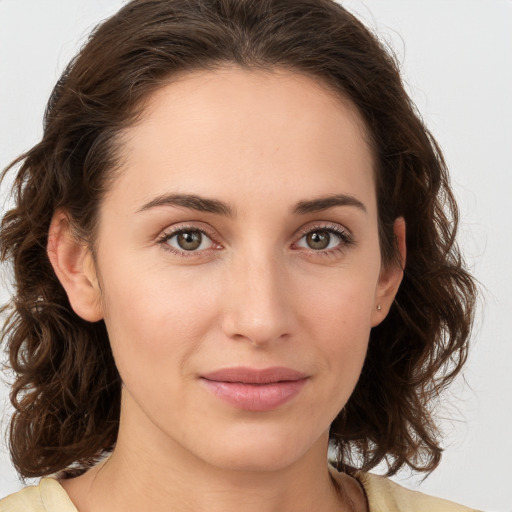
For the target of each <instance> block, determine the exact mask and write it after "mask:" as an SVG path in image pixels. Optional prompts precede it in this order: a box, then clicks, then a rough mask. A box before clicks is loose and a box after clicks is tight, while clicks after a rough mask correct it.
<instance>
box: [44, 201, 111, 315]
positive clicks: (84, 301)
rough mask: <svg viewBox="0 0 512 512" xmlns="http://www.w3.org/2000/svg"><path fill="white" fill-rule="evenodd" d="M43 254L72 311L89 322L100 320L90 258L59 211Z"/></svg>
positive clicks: (99, 295) (67, 219) (99, 293)
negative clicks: (45, 255)
mask: <svg viewBox="0 0 512 512" xmlns="http://www.w3.org/2000/svg"><path fill="white" fill-rule="evenodd" d="M46 250H47V253H48V258H49V259H50V263H51V264H52V267H53V270H54V271H55V274H56V275H57V278H58V279H59V281H60V284H61V285H62V286H63V288H64V290H66V293H67V295H68V299H69V302H70V304H71V307H72V308H73V311H74V312H75V313H76V314H77V315H78V316H80V317H81V318H83V319H84V320H87V321H89V322H97V321H98V320H101V319H102V318H103V311H102V308H101V300H100V298H101V289H100V286H99V283H98V278H97V274H96V268H95V264H94V257H93V254H92V252H91V249H90V248H89V246H88V245H87V244H86V243H85V242H82V241H80V240H78V239H77V238H76V236H74V234H73V232H72V228H71V223H70V220H69V216H68V214H67V212H65V211H63V210H57V211H56V212H55V213H54V215H53V218H52V221H51V223H50V229H49V232H48V245H47V248H46Z"/></svg>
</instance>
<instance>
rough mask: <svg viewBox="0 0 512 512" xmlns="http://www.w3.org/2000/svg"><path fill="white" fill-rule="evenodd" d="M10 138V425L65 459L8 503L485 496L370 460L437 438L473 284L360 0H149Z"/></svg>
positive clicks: (27, 444)
mask: <svg viewBox="0 0 512 512" xmlns="http://www.w3.org/2000/svg"><path fill="white" fill-rule="evenodd" d="M16 163H19V164H21V167H20V169H19V171H18V174H17V177H16V181H15V194H16V204H15V206H14V208H13V209H12V210H11V211H9V212H8V213H7V214H6V215H5V217H4V220H3V224H2V232H1V243H2V256H3V258H4V259H10V260H11V261H12V263H13V266H14V276H15V282H16V286H17V294H16V296H15V297H14V299H13V302H12V310H11V313H10V316H9V317H8V320H7V323H6V325H5V329H4V343H5V344H6V346H7V348H8V350H9V354H10V363H11V365H12V368H13V369H14V371H15V372H16V375H17V380H16V381H15V383H14V386H13V393H12V400H13V404H14V406H15V410H16V412H15V414H14V416H13V419H12V423H11V432H10V433H11V443H10V446H11V452H12V457H13V461H14V464H15V466H16V468H17V469H18V471H19V473H20V474H21V475H23V476H25V477H33V476H47V475H55V477H54V478H44V479H43V480H42V481H41V484H40V485H39V486H37V487H30V488H27V489H25V490H23V491H21V492H20V493H18V494H16V495H13V496H11V497H8V498H6V499H5V500H4V501H3V502H0V510H1V511H3V510H6V511H7V510H9V511H10V510H48V511H50V510H57V511H76V510H79V511H80V512H87V511H94V512H97V511H102V510H122V509H125V510H131V509H134V510H135V509H151V510H154V511H158V510H160V509H161V510H174V509H176V510H196V511H200V510H223V511H229V510H231V509H236V510H247V511H249V510H258V511H265V510H283V511H286V510H294V511H297V510H308V511H309V510H322V511H331V510H333V511H334V510H342V511H352V510H356V511H365V510H369V511H377V510H436V511H442V510H469V509H467V508H465V507H462V506H457V505H454V504H452V503H449V502H445V501H443V500H438V499H435V498H430V497H427V496H423V495H419V494H418V493H412V492H410V491H406V490H405V489H402V488H400V487H398V486H396V484H393V483H391V482H390V481H388V480H387V479H384V478H382V477H375V476H372V475H370V474H369V473H367V472H368V471H369V470H370V469H371V468H373V467H375V466H376V465H377V464H379V463H380V462H387V463H388V467H389V474H393V473H395V472H396V471H397V470H398V469H400V468H401V467H403V466H409V467H411V468H414V469H416V470H419V471H432V470H433V469H434V468H435V467H436V466H437V464H438V463H439V460H440V457H441V448H440V442H439V438H438V433H437V430H436V427H435V424H434V422H433V419H432V417H431V403H432V400H433V399H435V398H437V397H438V394H439V392H440V391H441V390H442V389H443V388H444V387H445V386H446V385H447V384H448V383H449V382H450V381H451V380H452V379H453V377H454V376H455V375H456V374H457V373H458V372H459V371H460V369H461V367H462V366H463V364H464V361H465V358H466V353H467V339H468V336H469V331H470V325H471V318H472V309H473V303H474V285H473V281H472V279H471V277H470V275H469V274H468V273H467V272H466V271H465V269H464V267H463V264H462V261H461V258H460V255H459V253H458V249H457V246H456V244H455V241H454V240H455V232H456V225H457V210H456V205H455V203H454V200H453V197H452V194H451V191H450V188H449V186H448V181H447V174H446V169H445V165H444V162H443V159H442V155H441V152H440V150H439V148H438V147H437V145H436V143H435V141H434V140H433V139H432V137H431V136H430V134H429V132H428V131H427V130H426V128H425V127H424V126H423V125H422V123H421V121H420V120H419V119H418V117H417V115H416V114H415V112H414V109H413V107H412V105H411V102H410V100H409V98H408V97H407V95H406V94H405V92H404V90H403V87H402V85H401V81H400V76H399V73H398V71H397V69H396V66H395V64H394V61H393V60H392V58H391V57H390V56H389V55H388V54H386V52H385V51H384V50H383V49H382V47H381V46H380V44H379V43H378V41H377V40H376V39H375V38H374V37H373V36H372V35H371V34H370V33H369V32H368V31H367V30H366V29H365V28H364V27H363V26H362V25H361V24H360V23H359V22H358V21H357V20H356V19H355V18H353V17H352V16H351V15H350V14H349V13H347V12H346V11H345V10H344V9H343V8H342V7H340V6H339V5H337V4H335V3H334V2H331V1H330V0H302V1H298V2H287V1H285V0H264V1H258V2H254V1H250V0H217V1H204V0H203V1H200V0H194V1H192V0H187V1H185V0H149V1H141V0H138V1H133V2H130V3H128V4H127V5H126V6H125V7H124V8H123V9H121V10H120V11H119V13H117V14H116V15H115V16H114V17H112V18H111V19H110V20H108V21H106V22H105V23H104V24H102V25H101V26H100V27H98V29H97V30H96V31H95V32H94V34H93V36H92V37H91V38H90V40H89V42H88V43H87V45H86V46H85V47H84V48H83V49H82V51H81V52H80V54H79V55H78V56H77V58H76V59H74V61H73V62H72V63H71V64H70V66H69V67H68V69H67V70H66V72H65V73H64V75H63V77H62V78H61V80H60V81H59V83H58V84H57V86H56V88H55V91H54V93H53V94H52V97H51V99H50V102H49V105H48V110H47V113H46V116H45V132H44V136H43V139H42V141H41V142H40V143H39V144H38V145H37V146H35V147H34V148H33V149H32V150H30V151H29V152H28V153H27V154H25V155H22V156H21V157H20V158H19V159H18V161H17V162H16ZM13 165H14V164H13ZM329 445H330V447H331V451H330V454H331V456H332V460H331V464H330V465H328V464H327V455H328V447H329ZM148 491H150V492H148ZM41 506H43V508H41ZM23 507H25V508H23Z"/></svg>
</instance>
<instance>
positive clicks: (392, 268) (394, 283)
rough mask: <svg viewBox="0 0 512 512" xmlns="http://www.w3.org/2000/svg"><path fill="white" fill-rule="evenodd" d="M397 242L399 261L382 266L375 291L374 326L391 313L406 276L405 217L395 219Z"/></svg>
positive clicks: (394, 229)
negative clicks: (390, 310)
mask: <svg viewBox="0 0 512 512" xmlns="http://www.w3.org/2000/svg"><path fill="white" fill-rule="evenodd" d="M393 231H394V234H395V243H396V246H397V249H398V253H399V258H400V259H399V261H392V262H390V263H389V264H388V265H387V266H386V267H382V269H381V272H380V276H379V282H378V284H377V289H376V293H375V304H374V308H373V313H372V327H375V326H376V325H379V324H380V323H381V322H382V321H383V320H384V318H386V316H387V314H388V313H389V309H390V308H391V305H392V304H393V301H394V300H395V295H396V293H397V292H398V288H399V286H400V283H401V282H402V278H403V276H404V268H405V259H406V252H407V251H406V244H405V238H406V234H405V231H406V226H405V220H404V218H403V217H399V218H398V219H396V220H395V224H394V226H393Z"/></svg>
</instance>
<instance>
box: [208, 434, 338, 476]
mask: <svg viewBox="0 0 512 512" xmlns="http://www.w3.org/2000/svg"><path fill="white" fill-rule="evenodd" d="M301 434H302V435H301ZM303 434H304V433H303V432H302V433H297V432H295V433H288V434H287V433H286V431H285V429H284V428H281V429H279V431H278V432H272V431H268V430H267V431H265V429H262V430H261V431H259V432H256V431H253V432H252V433H251V432H244V433H240V434H239V435H228V436H226V438H225V441H224V442H221V441H220V439H219V437H214V436H213V435H212V437H211V438H210V439H218V440H219V441H218V442H217V443H216V446H215V447H213V448H212V447H211V446H209V447H204V448H205V450H206V452H203V453H206V454H207V455H206V456H205V457H202V458H203V459H204V460H205V461H206V462H208V463H210V464H211V465H213V466H216V467H218V468H220V469H223V470H229V471H239V472H272V471H280V470H282V469H284V468H287V467H290V466H292V465H293V464H294V463H295V462H297V461H298V460H300V459H302V458H303V457H305V456H307V453H308V452H309V451H310V450H311V449H312V448H313V446H314V445H318V443H325V453H326V460H327V444H328V436H327V435H326V437H325V440H324V436H321V437H320V439H315V438H314V437H312V438H310V439H307V438H304V437H303Z"/></svg>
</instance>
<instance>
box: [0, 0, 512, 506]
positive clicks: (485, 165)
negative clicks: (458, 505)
mask: <svg viewBox="0 0 512 512" xmlns="http://www.w3.org/2000/svg"><path fill="white" fill-rule="evenodd" d="M122 3H123V2H122V1H121V0H45V1H42V0H0V167H2V168H3V167H4V166H5V165H6V164H7V163H8V162H9V161H10V160H11V159H13V158H14V157H15V156H17V155H18V154H19V153H21V152H22V151H23V150H25V149H28V148H29V147H31V146H32V145H33V144H34V143H36V142H37V141H38V138H39V137H40V135H41V120H42V115H43V111H44V107H45V103H46V100H47V98H48V95H49V93H50V91H51V88H52V86H53V84H54V83H55V81H56V79H57V78H58V76H59V75H60V73H61V70H62V69H63V67H64V66H65V64H66V63H67V62H68V60H69V59H70V58H71V57H72V56H73V55H74V53H75V51H76V50H77V48H78V47H79V46H80V44H81V43H83V42H84V39H85V37H86V35H87V34H88V32H89V31H90V29H91V28H92V27H93V26H94V25H95V24H96V23H97V22H99V21H100V20H101V19H103V18H105V17H106V16H108V15H109V14H111V13H113V12H114V11H115V10H117V8H118V7H120V6H121V5H122ZM343 4H344V5H345V6H347V7H348V8H350V9H351V10H353V11H354V12H356V13H358V14H359V16H360V17H362V18H363V19H364V20H365V22H366V23H367V24H368V25H369V26H370V27H372V28H373V29H375V30H376V31H377V32H379V33H380V34H381V35H382V36H383V37H384V39H385V40H386V41H388V42H389V44H390V45H391V46H392V47H393V48H394V49H395V51H396V53H397V55H398V57H399V60H400V62H401V63H402V67H403V70H404V73H405V77H406V83H407V87H408V89H409V91H410V93H411V94H412V96H413V98H414V100H415V101H416V104H417V105H418V108H419V110H420V112H421V113H422V114H423V117H424V118H425V120H426V123H427V125H428V126H429V127H430V128H431V130H432V131H433V133H434V134H435V136H436V137H437V139H438V140H439V142H440V143H441V146H442V147H443V148H444V150H445V154H446V157H447V160H448V164H449V167H450V168H451V172H452V182H453V185H454V188H455V192H456V194H457V197H458V199H459V204H460V208H461V213H462V216H461V219H462V222H461V233H460V240H461V243H462V246H463V248H464V250H465V253H466V258H467V262H468V264H469V266H470V268H471V269H472V270H473V272H474V273H475V274H476V276H477V278H478V279H479V280H480V282H481V285H482V288H483V300H482V302H481V304H480V308H479V313H478V319H477V323H476V328H475V333H474V346H473V350H472V353H471V357H470V360H469V364H468V366H467V369H466V371H465V374H464V379H459V381H458V382H457V383H456V384H455V386H454V387H453V389H452V391H451V395H450V396H449V397H448V399H447V400H444V401H443V404H442V405H443V407H442V408H441V409H440V411H439V416H440V418H441V419H442V420H443V425H444V426H445V430H446V438H445V447H446V451H445V456H444V459H443V462H442V464H441V466H440V467H439V468H438V469H437V470H436V471H435V472H434V473H433V474H432V475H431V476H430V477H429V478H428V479H427V480H426V481H424V482H423V483H421V482H420V478H418V477H411V476H410V475H409V474H408V473H407V472H404V473H403V474H401V475H399V480H400V481H401V482H402V483H404V484H405V485H407V486H409V487H414V488H419V489H420V490H422V491H423V492H428V493H431V494H436V495H439V496H443V497H447V498H449V499H452V500H455V501H459V502H462V503H466V504H468V505H472V506H474V507H478V508H482V509H484V510H488V511H501V512H511V511H512V462H511V461H512V441H511V430H512V429H511V427H510V425H511V424H512V398H511V395H512V377H511V370H510V366H511V365H512V335H511V334H510V328H509V325H508V323H509V321H510V318H511V316H512V271H511V265H510V260H511V253H512V213H511V211H512V210H511V203H512V99H511V98H512V1H510V0H428V1H427V0H364V1H363V0H347V1H344V2H343ZM6 298H7V292H6V290H5V288H4V287H2V290H1V293H0V299H1V300H2V302H3V301H4V300H5V299H6ZM464 381H465V382H464ZM6 395H7V387H6V386H5V385H2V384H0V416H2V413H3V415H4V419H3V423H2V426H3V431H4V432H5V426H6V421H7V418H6V416H8V413H9V408H8V405H7V398H6ZM21 485H22V484H21V483H20V482H19V480H18V478H17V476H16V474H15V472H14V470H13V469H12V467H11V465H10V462H9V458H8V455H7V449H6V447H5V443H2V442H1V440H0V496H2V495H5V494H7V493H9V492H13V491H15V490H17V489H19V488H20V487H21Z"/></svg>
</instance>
